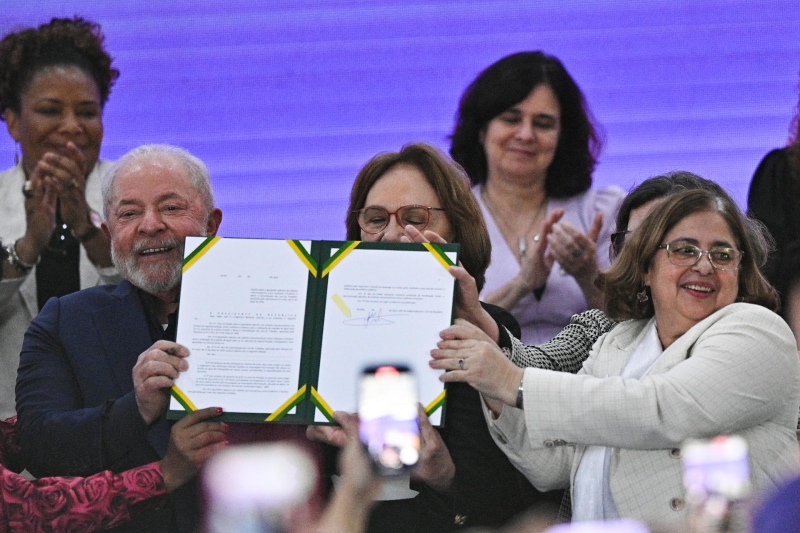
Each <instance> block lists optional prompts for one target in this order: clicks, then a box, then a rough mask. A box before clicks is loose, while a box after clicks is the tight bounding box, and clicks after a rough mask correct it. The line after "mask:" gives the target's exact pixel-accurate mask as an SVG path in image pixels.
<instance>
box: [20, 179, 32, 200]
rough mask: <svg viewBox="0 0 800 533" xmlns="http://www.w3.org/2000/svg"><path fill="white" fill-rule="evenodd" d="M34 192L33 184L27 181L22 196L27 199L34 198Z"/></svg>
mask: <svg viewBox="0 0 800 533" xmlns="http://www.w3.org/2000/svg"><path fill="white" fill-rule="evenodd" d="M34 190H35V188H34V186H33V182H32V181H31V180H25V184H24V185H23V186H22V195H23V196H24V197H25V198H33V193H34Z"/></svg>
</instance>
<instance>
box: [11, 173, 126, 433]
mask: <svg viewBox="0 0 800 533" xmlns="http://www.w3.org/2000/svg"><path fill="white" fill-rule="evenodd" d="M110 166H111V163H110V162H108V161H98V162H97V164H96V165H95V167H94V170H92V172H91V173H90V174H89V180H88V181H87V183H86V202H87V203H88V204H89V207H90V208H91V209H93V210H94V211H97V212H98V213H100V214H102V213H103V198H102V194H101V192H100V186H101V184H102V181H103V176H104V175H105V173H106V171H107V170H108V169H109V167H110ZM24 182H25V174H24V172H23V171H22V165H17V166H15V167H13V168H10V169H8V170H6V171H5V172H2V173H0V241H2V242H3V246H5V245H7V244H11V243H13V242H16V240H17V239H19V238H20V237H22V236H23V235H25V229H26V227H27V224H26V219H25V198H24V197H23V196H22V185H23V183H24ZM79 268H80V279H81V289H85V288H87V287H94V286H95V285H102V284H104V283H118V282H119V281H121V277H120V276H119V274H118V273H117V270H116V269H115V268H113V267H108V268H99V267H97V266H95V265H94V264H93V263H92V262H91V261H90V260H89V256H88V255H86V250H85V249H84V248H83V246H81V256H80V267H79ZM38 312H39V309H38V304H37V301H36V268H35V267H34V269H33V270H31V271H30V272H29V273H28V274H27V275H26V276H22V277H19V278H12V279H3V280H2V281H0V419H5V418H8V417H9V416H12V415H13V414H14V413H15V412H16V409H15V401H14V387H15V385H16V380H17V367H18V366H19V351H20V349H21V348H22V337H23V336H24V335H25V331H26V330H27V329H28V324H30V322H31V320H32V319H33V317H34V316H36V314H37V313H38Z"/></svg>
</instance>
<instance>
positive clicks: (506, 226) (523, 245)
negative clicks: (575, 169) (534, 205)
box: [481, 187, 547, 259]
mask: <svg viewBox="0 0 800 533" xmlns="http://www.w3.org/2000/svg"><path fill="white" fill-rule="evenodd" d="M481 198H483V203H485V204H486V207H488V208H489V213H491V215H492V218H494V219H495V221H496V222H497V225H498V226H499V227H500V231H501V232H502V233H503V236H504V237H505V238H506V240H507V241H508V242H509V245H510V244H511V243H512V242H513V241H514V240H516V241H517V255H518V256H519V258H520V259H522V258H524V257H525V253H526V252H527V251H528V235H530V234H531V232H532V231H533V228H534V227H536V225H537V224H538V223H539V222H540V221H541V220H543V219H544V216H545V214H546V213H547V203H546V202H545V203H544V204H541V205H540V206H539V208H538V209H537V210H536V214H535V215H534V216H533V218H531V221H530V222H529V223H528V227H527V228H526V229H525V231H524V232H523V233H522V234H521V235H520V234H518V233H517V232H515V231H514V229H513V227H512V225H511V223H510V222H509V220H508V219H506V218H504V217H502V216H500V210H498V209H495V206H494V203H493V202H492V200H491V199H490V198H489V193H487V192H486V187H481ZM539 239H540V236H539V234H538V233H537V234H536V235H534V236H533V242H539ZM511 248H512V249H513V246H512V247H511Z"/></svg>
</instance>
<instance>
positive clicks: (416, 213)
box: [353, 205, 444, 235]
mask: <svg viewBox="0 0 800 533" xmlns="http://www.w3.org/2000/svg"><path fill="white" fill-rule="evenodd" d="M431 211H444V209H442V208H441V207H427V206H424V205H404V206H403V207H401V208H399V209H398V210H397V211H395V212H393V213H390V212H389V211H388V210H386V209H385V208H383V207H365V208H363V209H359V210H358V211H353V212H354V213H358V225H359V227H360V228H361V229H362V230H364V231H365V232H366V233H370V234H373V235H374V234H376V233H380V232H382V231H383V230H385V229H386V226H388V225H389V219H390V218H391V217H392V215H394V217H395V220H397V223H398V224H400V225H401V226H403V227H405V226H408V225H412V226H414V227H415V228H417V229H418V230H419V231H422V230H424V229H425V228H426V227H427V226H428V223H429V222H430V221H431Z"/></svg>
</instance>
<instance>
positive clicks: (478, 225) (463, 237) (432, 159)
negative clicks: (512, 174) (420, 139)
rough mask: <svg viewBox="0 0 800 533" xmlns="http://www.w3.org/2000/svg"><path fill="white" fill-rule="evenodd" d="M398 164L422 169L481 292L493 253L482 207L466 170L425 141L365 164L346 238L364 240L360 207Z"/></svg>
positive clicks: (354, 192) (347, 221)
mask: <svg viewBox="0 0 800 533" xmlns="http://www.w3.org/2000/svg"><path fill="white" fill-rule="evenodd" d="M397 165H409V166H412V167H414V168H416V169H417V170H419V171H420V172H421V173H422V175H423V176H425V179H426V180H427V181H428V183H429V184H430V186H431V187H432V188H433V190H434V191H435V192H436V196H437V197H438V198H439V202H440V205H439V207H441V208H442V209H444V214H445V215H446V216H447V220H448V221H449V222H450V227H451V228H452V230H453V242H457V243H459V244H460V245H461V251H460V253H459V256H460V259H461V263H462V264H463V265H464V268H465V269H466V270H467V272H469V273H470V275H471V276H472V277H473V278H475V283H476V284H477V286H478V291H480V290H481V289H482V288H483V285H484V283H485V282H486V276H485V273H486V269H487V268H488V267H489V259H490V258H491V255H492V247H491V244H490V242H489V232H488V230H487V229H486V224H485V223H484V221H483V215H482V214H481V209H480V206H479V205H478V202H477V201H476V200H475V197H474V196H473V194H472V191H471V190H470V187H469V180H468V179H467V177H466V176H465V175H464V172H463V170H462V169H461V168H460V167H459V166H458V165H456V164H455V163H453V162H452V161H451V160H450V158H448V157H447V156H446V155H444V154H443V153H441V152H440V151H439V150H437V149H436V148H434V147H433V146H430V145H428V144H425V143H414V144H408V145H406V146H404V147H403V148H402V149H401V150H400V151H399V152H386V153H382V154H378V155H376V156H375V157H373V158H372V159H370V160H369V162H367V164H366V165H364V168H362V169H361V171H360V172H359V173H358V176H356V180H355V182H354V183H353V188H352V190H351V191H350V205H349V206H348V207H347V218H346V219H345V225H346V227H347V239H348V240H351V241H354V240H360V239H361V228H360V227H359V226H358V214H357V213H356V212H357V211H358V210H359V209H361V208H362V207H364V203H365V202H366V200H367V195H368V194H369V191H370V189H372V187H373V185H375V183H376V182H377V181H378V180H379V179H381V178H382V177H383V176H384V175H385V174H386V173H387V172H388V171H389V170H390V169H392V168H394V167H395V166H397Z"/></svg>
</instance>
